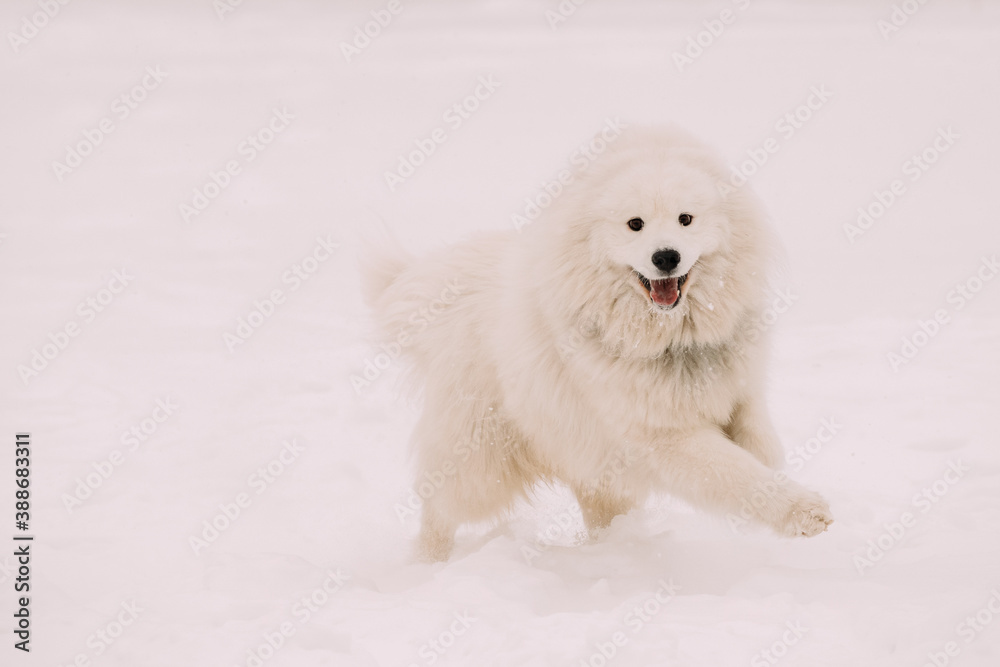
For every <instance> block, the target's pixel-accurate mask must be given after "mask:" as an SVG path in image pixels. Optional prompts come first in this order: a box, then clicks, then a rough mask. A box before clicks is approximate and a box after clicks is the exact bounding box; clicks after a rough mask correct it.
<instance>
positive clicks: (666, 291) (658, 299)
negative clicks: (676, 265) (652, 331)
mask: <svg viewBox="0 0 1000 667" xmlns="http://www.w3.org/2000/svg"><path fill="white" fill-rule="evenodd" d="M635 275H636V276H637V277H638V278H639V284H640V285H642V287H643V289H645V290H646V294H647V295H648V296H649V300H650V301H652V302H653V305H655V306H656V307H657V308H662V309H663V310H670V309H671V308H673V307H674V306H676V305H677V304H678V303H680V300H681V297H682V296H684V283H685V282H686V281H687V277H688V274H687V273H685V274H684V275H683V276H678V277H675V278H661V279H659V280H650V279H649V278H647V277H646V276H644V275H642V274H641V273H639V272H638V271H636V272H635Z"/></svg>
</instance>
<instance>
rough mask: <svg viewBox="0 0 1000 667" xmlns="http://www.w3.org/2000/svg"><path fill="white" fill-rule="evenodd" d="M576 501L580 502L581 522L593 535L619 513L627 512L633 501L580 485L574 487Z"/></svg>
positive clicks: (632, 505) (633, 504)
mask: <svg viewBox="0 0 1000 667" xmlns="http://www.w3.org/2000/svg"><path fill="white" fill-rule="evenodd" d="M573 493H574V494H576V501H577V502H578V503H579V504H580V512H582V513H583V522H584V523H585V524H586V525H587V532H588V533H589V534H590V536H591V537H594V536H595V535H596V534H597V533H598V532H600V531H601V530H602V529H604V528H607V527H608V525H609V524H610V523H611V520H612V519H614V518H615V517H616V516H618V515H619V514H628V511H629V510H631V509H632V508H633V507H634V506H635V503H633V502H632V501H631V500H627V499H625V498H621V497H619V496H616V495H614V494H612V493H609V492H608V491H603V490H602V491H594V490H590V489H586V488H582V487H574V489H573Z"/></svg>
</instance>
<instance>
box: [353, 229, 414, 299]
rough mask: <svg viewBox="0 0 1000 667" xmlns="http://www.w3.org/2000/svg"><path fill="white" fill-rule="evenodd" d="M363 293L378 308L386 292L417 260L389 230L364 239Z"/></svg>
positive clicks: (361, 258)
mask: <svg viewBox="0 0 1000 667" xmlns="http://www.w3.org/2000/svg"><path fill="white" fill-rule="evenodd" d="M359 255H360V260H359V262H360V267H359V268H360V271H361V294H362V296H363V297H364V300H365V303H366V304H368V307H369V308H372V309H375V308H377V304H378V303H379V301H380V300H381V299H382V295H383V294H385V292H386V290H388V289H389V287H390V286H391V285H392V284H393V283H394V282H395V281H396V279H397V278H399V276H400V275H401V274H402V273H403V271H405V270H406V267H408V266H409V265H410V264H411V263H412V262H413V256H412V255H411V254H410V253H408V252H407V251H406V250H405V249H404V248H403V246H402V244H400V242H399V240H398V239H396V238H395V237H394V236H392V235H391V234H389V233H388V232H383V233H381V234H379V238H377V239H375V238H371V237H369V238H366V239H364V240H363V241H362V248H361V252H360V253H359Z"/></svg>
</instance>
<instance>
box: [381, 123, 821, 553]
mask: <svg viewBox="0 0 1000 667" xmlns="http://www.w3.org/2000/svg"><path fill="white" fill-rule="evenodd" d="M727 178H728V170H727V169H726V168H725V166H724V165H723V164H722V162H721V161H720V160H719V159H718V158H717V157H716V156H715V155H714V154H713V153H712V152H711V151H710V150H709V149H708V148H707V147H706V146H704V145H703V144H701V143H700V142H698V141H696V140H695V139H693V138H692V137H690V136H689V135H687V134H685V133H683V132H681V131H679V130H676V129H671V128H667V129H663V128H657V129H652V128H646V129H634V128H633V129H628V130H625V131H624V133H623V134H622V135H621V137H620V138H619V139H618V140H617V141H615V142H614V143H613V144H611V145H610V146H609V148H608V150H607V151H606V152H605V153H604V154H603V155H602V156H601V157H600V158H599V159H597V160H596V161H595V162H594V163H592V164H590V165H589V166H588V167H586V168H584V169H583V170H581V171H578V172H577V173H576V174H575V177H574V180H573V182H572V183H571V184H570V185H569V186H567V187H566V188H565V190H564V192H563V193H562V194H561V195H560V196H559V197H558V198H557V199H556V200H555V201H554V202H553V204H552V205H551V206H550V207H549V208H548V209H547V210H546V211H545V212H544V213H543V214H542V216H541V217H540V218H539V219H538V220H537V221H536V222H535V223H533V224H532V225H530V226H528V227H527V228H525V229H524V230H522V231H521V232H520V233H518V232H516V231H514V230H511V231H508V232H493V233H482V234H480V235H479V236H477V237H474V238H472V239H471V240H469V241H467V242H465V243H462V244H459V245H456V246H453V247H449V248H447V249H444V250H441V251H439V252H437V253H435V254H433V255H431V256H430V257H427V258H425V259H422V260H419V261H418V260H413V259H412V258H408V257H403V256H397V255H392V256H389V255H386V254H384V253H383V254H381V255H380V256H379V257H377V258H375V259H373V261H372V262H370V263H369V266H368V269H369V270H368V275H367V276H366V279H365V284H366V286H367V289H368V291H369V293H368V295H367V296H368V298H369V301H370V303H371V304H372V306H373V308H374V310H375V312H376V315H377V319H378V323H379V325H380V327H381V328H382V330H383V332H384V333H385V335H386V336H387V337H388V338H390V339H392V341H393V342H394V343H395V344H398V345H399V346H400V348H401V349H402V350H405V352H406V353H407V354H408V356H409V357H410V358H411V359H412V362H413V371H414V372H415V374H416V376H415V379H416V380H417V381H418V382H419V383H420V384H421V385H422V386H423V388H424V393H423V398H424V412H423V415H422V417H421V419H420V422H419V424H418V425H417V427H416V430H415V432H414V435H413V437H414V440H415V445H416V448H417V452H418V465H419V468H420V470H419V472H418V479H419V480H421V481H428V482H431V483H430V484H427V485H425V486H427V489H428V490H429V491H428V492H427V493H424V492H422V493H421V495H422V496H424V506H423V517H422V527H421V533H420V543H419V549H420V552H421V554H422V556H423V557H424V558H427V559H431V560H442V559H446V558H447V557H448V555H449V554H450V552H451V549H452V547H453V543H454V535H455V531H456V529H457V527H458V526H459V525H460V524H462V523H465V522H471V521H479V520H484V519H491V518H494V517H497V516H498V515H500V514H502V513H503V512H504V511H505V510H506V509H508V508H509V507H510V506H511V504H512V502H513V501H514V500H515V499H517V498H519V497H521V496H523V495H525V493H526V491H528V490H529V489H530V488H531V487H532V485H533V484H535V483H536V482H538V481H548V480H560V481H562V482H565V483H566V484H567V485H569V487H570V488H571V489H572V490H573V492H574V493H575V494H576V497H577V498H578V500H579V503H580V507H581V508H582V511H583V517H584V520H585V522H586V524H587V527H588V529H589V530H590V531H591V533H593V532H594V531H597V530H599V529H601V528H602V527H604V526H606V525H607V524H608V523H610V521H611V519H612V518H614V517H615V516H616V515H618V514H623V513H625V512H628V511H629V509H631V508H632V507H634V506H636V505H637V504H640V503H642V502H643V501H644V500H645V499H646V498H647V497H648V496H649V494H650V493H653V492H667V493H670V494H673V495H675V496H677V497H680V498H683V499H684V500H686V501H688V502H690V503H692V504H693V505H695V506H698V507H701V508H705V509H708V510H713V511H716V512H723V513H726V512H729V513H733V514H735V515H737V516H743V517H750V518H752V519H755V520H757V521H759V522H761V523H764V524H766V525H768V526H770V527H772V528H773V529H774V530H775V531H777V532H778V533H780V534H782V535H788V536H796V535H807V536H812V535H816V534H818V533H821V532H823V531H824V530H825V529H826V527H827V525H829V524H830V523H831V522H832V518H831V516H830V512H829V509H828V507H827V504H826V503H825V502H824V500H823V499H822V498H821V497H820V496H819V495H817V494H816V493H814V492H812V491H809V490H807V489H805V488H804V487H802V486H800V485H799V484H797V483H795V482H792V481H790V480H787V479H785V478H784V477H783V475H782V474H780V473H778V474H777V475H776V473H775V469H777V468H778V467H779V466H780V465H781V463H782V461H783V458H784V457H783V451H782V447H781V444H780V443H779V441H778V438H777V436H776V434H775V431H774V428H773V427H772V425H771V422H770V419H769V417H768V414H767V410H766V407H765V402H764V390H763V382H762V377H763V364H764V357H765V354H764V352H765V350H764V344H763V340H762V338H763V337H762V336H760V335H759V334H760V331H759V328H758V327H756V326H755V323H756V322H758V321H759V317H760V315H761V312H762V309H763V299H764V296H765V290H766V287H767V281H768V274H769V268H770V263H771V262H770V253H769V250H770V247H771V241H770V239H769V235H768V230H767V225H766V218H765V215H764V212H763V209H762V206H761V205H760V203H759V201H758V200H757V198H756V197H755V195H753V193H752V192H751V191H750V189H749V188H748V187H746V186H744V187H742V188H732V187H720V184H723V183H726V182H727ZM776 478H777V479H778V482H777V483H776V482H775V479H776ZM432 487H433V488H432Z"/></svg>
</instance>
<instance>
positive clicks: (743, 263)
mask: <svg viewBox="0 0 1000 667" xmlns="http://www.w3.org/2000/svg"><path fill="white" fill-rule="evenodd" d="M728 177H729V171H728V169H727V168H726V167H725V165H724V164H723V163H722V162H721V161H720V160H719V159H718V158H717V157H716V156H715V155H714V154H713V153H712V152H711V151H710V150H709V149H708V148H707V147H706V146H704V145H703V144H701V143H700V142H698V141H696V140H695V139H693V138H692V137H691V136H689V135H687V134H686V133H683V132H681V131H679V130H676V129H630V130H625V132H624V133H623V135H622V136H621V137H620V138H619V139H618V140H617V141H616V142H614V143H612V144H610V145H609V146H608V148H607V149H606V151H605V153H604V154H602V155H601V156H599V157H598V158H597V159H596V160H595V161H594V162H593V163H592V164H591V165H589V166H588V167H587V168H585V169H582V170H580V171H578V172H577V174H576V179H575V182H574V183H573V184H572V187H571V188H568V191H567V193H566V194H565V195H564V197H563V198H561V199H560V200H559V201H557V203H556V205H555V206H553V209H554V210H553V212H552V213H553V217H554V218H555V219H554V220H552V221H551V223H550V224H549V225H548V227H549V229H548V232H549V233H554V234H555V236H556V238H557V239H558V240H557V241H556V243H558V244H559V245H560V247H559V248H558V250H557V251H556V252H557V256H558V257H559V261H558V262H557V264H556V266H555V267H554V268H555V269H556V271H557V272H558V274H559V277H557V278H556V279H555V280H556V281H557V283H559V284H560V285H561V286H563V287H566V289H561V290H559V293H560V296H559V297H558V298H560V299H561V300H562V302H563V304H564V305H565V306H568V307H569V308H570V312H569V314H570V316H571V317H573V318H577V319H579V318H583V319H585V320H586V321H587V322H588V323H589V324H590V325H591V326H593V327H596V328H597V329H598V330H599V331H600V335H601V337H602V340H603V342H604V343H605V346H606V347H609V348H610V349H611V350H613V351H614V352H615V353H616V354H622V355H629V356H658V355H659V354H662V353H663V352H664V350H666V349H667V348H670V347H676V346H679V345H696V344H718V343H720V342H722V341H725V340H727V339H729V338H731V337H732V335H733V332H734V330H735V329H736V327H738V326H739V325H740V324H741V322H742V321H745V320H746V319H747V318H748V317H749V316H751V315H752V314H753V313H755V312H756V311H757V309H758V308H759V305H760V299H761V297H762V296H763V294H764V289H765V286H766V280H767V277H768V275H769V273H770V265H769V252H768V248H769V245H770V239H769V235H768V231H767V226H766V223H765V218H764V215H763V213H762V208H761V206H760V205H759V202H758V201H757V199H756V197H755V196H754V195H753V193H752V192H751V191H750V190H749V188H748V187H747V186H745V185H744V186H743V187H739V188H737V187H735V186H732V185H730V184H729V180H728Z"/></svg>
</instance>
